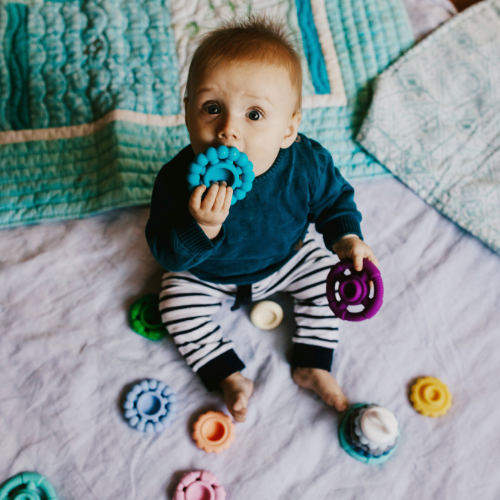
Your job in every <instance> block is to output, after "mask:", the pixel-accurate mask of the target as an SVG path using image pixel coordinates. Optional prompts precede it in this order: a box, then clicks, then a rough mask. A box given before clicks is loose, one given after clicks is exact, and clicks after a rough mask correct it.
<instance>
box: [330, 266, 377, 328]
mask: <svg viewBox="0 0 500 500" xmlns="http://www.w3.org/2000/svg"><path fill="white" fill-rule="evenodd" d="M346 272H347V273H346ZM370 281H373V286H374V294H373V297H372V298H370ZM326 296H327V298H328V303H329V304H330V309H331V310H332V311H333V312H334V314H335V316H337V317H338V318H340V319H344V320H346V321H363V320H365V319H370V318H372V317H373V316H375V314H377V312H378V311H379V310H380V308H381V307H382V302H383V299H384V284H383V282H382V276H381V275H380V271H379V270H378V269H377V266H375V264H372V263H371V262H370V261H369V260H368V259H363V270H362V271H359V272H358V271H356V270H355V269H354V263H353V262H352V260H350V259H344V260H341V261H340V262H339V263H338V264H336V265H335V266H333V267H332V268H331V270H330V272H329V273H328V277H327V278H326ZM360 304H362V305H363V306H364V310H363V311H361V312H351V311H349V310H348V309H347V308H348V307H349V306H358V305H360Z"/></svg>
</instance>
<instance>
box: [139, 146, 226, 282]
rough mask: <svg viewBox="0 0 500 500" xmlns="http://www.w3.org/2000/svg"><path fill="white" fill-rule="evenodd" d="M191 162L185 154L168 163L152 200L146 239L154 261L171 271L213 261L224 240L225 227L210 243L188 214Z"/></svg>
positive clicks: (157, 182)
mask: <svg viewBox="0 0 500 500" xmlns="http://www.w3.org/2000/svg"><path fill="white" fill-rule="evenodd" d="M184 157H186V158H184ZM182 160H184V161H182ZM186 161H187V163H186ZM189 161H190V160H189V158H188V157H187V155H186V153H185V150H183V151H182V152H181V153H180V154H179V155H178V157H176V158H174V159H173V160H172V162H170V163H167V164H166V165H165V166H164V167H163V168H162V169H161V170H160V173H159V174H158V176H157V178H156V181H155V185H154V187H153V194H152V197H151V212H150V215H149V220H148V223H147V225H146V239H147V241H148V245H149V248H150V250H151V253H152V254H153V256H154V257H155V259H156V260H157V261H158V263H159V264H160V265H161V266H163V267H164V268H165V269H167V270H169V271H177V272H178V271H185V270H188V269H190V268H192V267H195V266H197V265H198V264H200V263H201V262H203V261H205V260H206V259H207V258H208V257H210V255H211V254H212V253H213V252H214V250H216V249H217V248H218V247H219V246H220V245H221V244H222V241H223V240H224V237H225V228H224V226H223V227H222V230H221V232H220V234H219V235H218V236H217V238H215V239H214V240H210V239H209V238H208V237H207V236H206V235H205V233H204V232H203V230H202V229H201V228H200V226H199V225H198V223H197V222H196V221H195V220H194V219H193V217H192V215H191V214H190V213H189V209H188V202H189V197H190V194H191V193H190V192H189V191H188V190H187V183H186V181H185V175H186V174H185V172H186V170H187V164H189ZM184 163H185V165H183V164H184ZM183 166H185V167H186V168H182V167H183Z"/></svg>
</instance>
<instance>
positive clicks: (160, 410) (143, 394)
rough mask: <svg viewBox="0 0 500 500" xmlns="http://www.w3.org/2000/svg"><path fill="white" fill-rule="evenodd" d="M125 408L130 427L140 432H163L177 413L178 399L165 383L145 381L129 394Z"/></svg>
mask: <svg viewBox="0 0 500 500" xmlns="http://www.w3.org/2000/svg"><path fill="white" fill-rule="evenodd" d="M123 407H124V409H125V418H126V419H127V420H128V423H129V425H130V427H133V428H134V429H135V430H137V431H139V432H147V433H152V432H161V431H162V430H163V429H165V427H167V426H169V425H170V424H171V423H172V420H173V419H174V416H175V414H176V413H177V399H176V397H175V394H174V393H173V391H172V389H171V388H170V387H169V386H168V385H166V384H164V383H163V382H160V381H158V380H143V381H142V382H141V383H140V384H136V385H134V387H133V388H132V390H131V391H130V392H129V393H128V395H127V400H126V401H125V404H124V405H123Z"/></svg>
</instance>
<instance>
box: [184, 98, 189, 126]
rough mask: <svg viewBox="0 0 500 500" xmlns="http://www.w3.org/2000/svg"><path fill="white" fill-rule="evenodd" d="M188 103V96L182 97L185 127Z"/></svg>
mask: <svg viewBox="0 0 500 500" xmlns="http://www.w3.org/2000/svg"><path fill="white" fill-rule="evenodd" d="M188 104H189V98H187V97H184V123H185V124H186V127H187V126H188Z"/></svg>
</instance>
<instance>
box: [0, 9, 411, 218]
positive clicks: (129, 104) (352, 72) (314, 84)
mask: <svg viewBox="0 0 500 500" xmlns="http://www.w3.org/2000/svg"><path fill="white" fill-rule="evenodd" d="M264 11H265V12H267V13H269V14H271V15H274V16H276V17H279V18H280V19H282V20H284V21H285V22H286V24H287V25H288V27H289V29H290V30H291V32H292V33H293V36H294V43H295V45H296V47H297V49H298V50H299V53H300V55H301V57H302V60H303V67H304V100H303V102H304V113H303V121H302V125H301V131H302V132H303V133H305V134H307V135H309V136H311V137H313V138H315V139H317V140H319V141H320V142H321V143H322V144H324V145H325V147H327V148H328V149H329V150H330V151H331V153H332V155H333V157H334V160H335V162H336V164H337V165H338V166H339V168H340V169H341V171H342V173H343V174H344V175H345V176H346V177H347V178H350V179H362V178H369V177H376V176H380V175H384V174H385V172H386V171H385V170H384V169H383V167H381V166H380V165H379V164H378V163H377V162H375V161H374V160H373V159H372V158H371V157H370V156H369V155H366V154H365V153H364V152H363V150H362V149H361V148H360V147H359V146H358V145H357V144H356V143H355V142H354V141H353V136H354V134H355V132H356V130H357V129H358V128H359V126H360V123H361V120H362V118H363V116H364V114H365V113H366V110H367V108H368V104H369V102H370V97H371V92H370V84H371V81H372V80H373V79H374V77H375V76H376V75H378V74H379V73H381V72H382V71H383V70H384V69H385V68H386V67H388V66H389V65H390V64H391V62H392V61H394V60H396V59H397V58H398V57H399V56H400V55H401V53H402V52H404V51H405V50H406V49H408V48H409V47H410V46H411V45H412V44H413V35H412V30H411V27H410V25H409V21H408V19H407V15H406V11H405V7H404V5H403V4H402V2H401V0H273V2H269V1H268V0H265V1H264V0H78V1H71V0H69V1H65V0H58V1H45V0H18V1H8V0H0V47H1V50H0V227H2V226H3V227H6V226H14V225H19V224H25V223H31V222H37V221H42V220H50V219H68V218H76V217H82V216H85V215H89V214H93V213H98V212H102V211H104V210H109V209H111V208H118V207H123V206H129V205H140V204H146V203H149V201H150V196H151V190H152V186H153V182H154V179H155V177H156V173H157V172H158V170H159V168H160V167H161V166H162V165H163V164H164V163H165V162H166V161H168V160H169V159H170V158H172V157H173V156H174V155H175V154H176V153H177V152H178V151H179V150H180V149H181V148H182V147H184V146H185V145H186V144H188V142H189V137H188V134H187V130H186V128H185V126H184V117H183V109H182V106H181V103H182V97H183V93H184V88H185V82H186V77H187V70H188V65H189V60H190V57H191V55H192V52H193V50H194V47H195V46H196V41H197V39H198V37H199V36H200V35H201V34H203V32H204V31H205V30H207V29H209V28H210V27H211V26H213V25H214V24H215V23H216V22H217V20H218V19H220V18H222V17H227V16H234V15H242V14H245V13H248V12H253V13H260V12H264Z"/></svg>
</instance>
